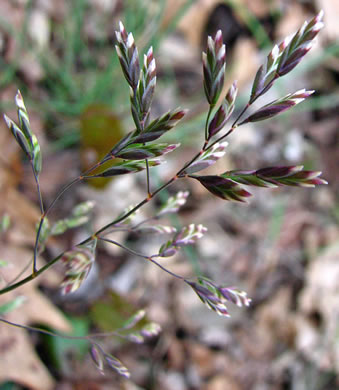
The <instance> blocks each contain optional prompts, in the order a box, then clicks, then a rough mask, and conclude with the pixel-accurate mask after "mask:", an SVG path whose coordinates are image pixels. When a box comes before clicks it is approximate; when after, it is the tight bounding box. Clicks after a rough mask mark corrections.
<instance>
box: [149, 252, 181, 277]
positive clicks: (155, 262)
mask: <svg viewBox="0 0 339 390" xmlns="http://www.w3.org/2000/svg"><path fill="white" fill-rule="evenodd" d="M148 260H149V261H151V262H152V263H153V264H155V265H156V266H158V267H159V268H161V269H162V270H163V271H165V272H167V273H168V274H169V275H171V276H174V277H175V278H177V279H180V280H185V278H184V277H183V276H180V275H178V274H176V273H174V272H172V271H170V270H168V269H167V268H165V267H164V266H163V265H161V264H159V263H158V262H157V261H155V260H154V258H153V257H149V258H148Z"/></svg>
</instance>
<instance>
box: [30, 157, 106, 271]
mask: <svg viewBox="0 0 339 390" xmlns="http://www.w3.org/2000/svg"><path fill="white" fill-rule="evenodd" d="M104 162H106V160H105V161H99V162H97V163H96V164H94V165H93V166H92V167H91V168H89V169H88V170H87V171H85V172H84V173H82V174H81V175H80V176H78V177H77V178H75V179H74V180H72V181H71V182H70V183H68V184H67V185H66V186H65V187H64V188H62V189H61V191H60V192H59V193H58V195H57V196H56V197H55V198H54V200H53V201H52V203H51V204H50V205H49V206H48V207H47V209H46V211H42V214H41V217H40V222H39V227H38V231H37V234H36V237H35V244H34V252H33V253H34V255H33V270H32V275H33V276H34V275H35V276H37V268H36V261H37V255H38V246H39V238H40V234H41V229H42V226H43V223H44V221H45V218H46V217H47V214H48V213H49V212H50V211H51V209H52V208H53V206H54V205H55V203H56V202H57V201H58V199H59V198H60V197H61V196H62V195H63V194H64V193H65V192H66V191H67V190H68V189H69V188H71V187H72V186H73V185H74V184H76V183H78V182H80V181H81V180H83V179H84V176H86V175H88V174H89V173H91V172H93V171H94V170H95V169H97V168H98V167H100V166H101V165H102V164H103V163H104ZM33 172H34V169H33ZM34 176H35V174H34ZM39 194H40V191H39ZM42 210H43V209H42Z"/></svg>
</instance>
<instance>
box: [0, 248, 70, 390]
mask: <svg viewBox="0 0 339 390" xmlns="http://www.w3.org/2000/svg"><path fill="white" fill-rule="evenodd" d="M31 255H32V254H31V252H30V251H29V250H26V249H20V248H17V247H13V246H7V247H5V248H2V252H1V258H2V259H3V260H6V262H8V266H6V267H4V268H2V269H1V274H2V277H3V278H4V279H5V280H7V281H10V280H12V279H13V278H14V277H15V276H16V275H17V273H18V272H19V271H20V270H21V268H22V267H23V265H25V263H26V262H27V261H28V260H29V259H30V257H31ZM49 272H51V271H49ZM43 278H44V277H43V276H42V277H41V278H37V279H35V280H33V281H32V282H30V283H27V284H25V285H23V286H22V287H20V288H18V289H16V290H13V291H11V292H9V293H7V294H4V295H2V296H0V305H2V304H4V303H6V302H9V301H11V300H12V299H14V298H16V297H17V296H24V297H25V298H26V300H25V301H24V303H23V304H22V306H20V307H19V308H18V309H16V310H14V311H12V312H10V313H8V314H6V315H5V318H6V319H7V320H8V321H12V322H16V323H19V324H21V325H30V324H44V325H48V326H50V327H51V328H53V329H57V330H58V331H64V332H66V331H69V330H70V327H69V324H68V322H67V320H66V319H65V317H64V316H63V314H62V313H61V312H60V311H59V310H58V309H57V308H56V307H55V306H54V305H53V304H52V303H51V302H50V301H49V300H48V299H47V298H46V297H45V296H44V295H43V294H42V293H41V292H39V290H38V289H37V288H36V287H37V285H38V284H39V283H41V281H42V280H43ZM18 346H20V347H18ZM0 352H1V365H0V382H2V381H7V380H12V381H15V382H20V383H22V384H24V385H25V386H28V387H29V388H32V389H41V390H48V389H50V388H52V385H53V379H52V377H51V375H50V374H49V373H48V371H47V370H46V368H45V367H44V365H43V363H42V362H41V361H40V359H39V357H38V356H37V354H36V352H35V350H34V346H33V345H32V341H31V340H30V339H29V337H28V335H27V333H26V331H24V330H21V329H17V328H14V327H10V326H9V325H6V324H3V323H1V324H0Z"/></svg>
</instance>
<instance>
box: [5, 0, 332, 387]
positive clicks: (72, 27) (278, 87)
mask: <svg viewBox="0 0 339 390" xmlns="http://www.w3.org/2000/svg"><path fill="white" fill-rule="evenodd" d="M320 9H323V10H324V11H325V17H324V21H325V28H324V29H323V30H322V31H321V32H320V34H319V37H318V39H317V41H316V45H315V46H314V47H313V48H312V50H311V52H310V53H309V54H308V55H307V56H306V58H305V59H304V60H303V61H302V63H301V64H299V65H298V67H297V68H296V69H295V70H294V71H292V72H291V73H290V74H289V75H287V76H285V77H284V78H283V79H282V80H278V81H277V83H276V84H275V85H274V87H273V88H272V89H271V90H270V91H269V92H268V93H267V94H266V95H265V97H263V98H262V99H261V100H260V102H259V103H258V104H262V105H263V104H265V103H267V102H269V101H271V100H274V99H276V98H278V97H281V96H284V95H286V94H287V93H290V92H294V91H296V90H298V89H302V88H306V89H307V90H310V89H314V90H315V91H316V92H315V94H314V95H313V96H312V97H311V98H309V99H307V101H305V102H303V103H302V104H300V105H298V106H297V107H295V108H294V109H292V110H290V111H289V112H288V113H285V114H283V115H281V116H279V117H277V118H274V119H273V120H270V121H265V122H260V123H259V124H247V125H245V126H242V127H241V128H240V129H239V131H236V132H234V133H233V134H232V135H231V136H230V137H229V139H228V141H229V146H228V148H227V153H226V156H225V157H224V158H223V159H222V161H218V163H217V164H215V165H214V166H213V167H211V168H210V169H209V172H210V173H221V172H224V171H226V170H231V169H259V168H262V167H267V166H273V165H304V166H305V168H307V169H312V170H321V171H323V177H324V178H325V179H326V180H327V181H328V182H329V185H328V186H320V187H317V188H315V189H300V188H295V189H294V188H287V189H284V188H279V189H274V190H268V189H260V188H259V189H255V190H254V191H252V192H253V193H254V197H252V198H251V201H250V204H249V205H243V204H234V203H230V202H225V201H222V200H220V199H216V198H212V197H211V196H210V195H209V194H208V193H207V192H206V190H204V189H203V188H202V187H201V186H199V185H196V183H194V182H191V181H185V180H180V181H179V180H178V181H176V182H175V183H174V185H173V186H171V187H169V188H168V189H166V190H165V191H164V192H163V193H162V194H161V196H159V198H157V199H155V200H154V201H153V202H151V203H152V204H150V205H147V207H145V208H144V209H143V210H142V211H141V213H140V216H139V217H148V216H150V215H152V212H153V211H154V209H155V208H156V207H158V206H159V205H160V204H161V202H163V201H164V200H166V199H167V198H168V197H169V196H170V195H172V194H174V193H176V192H177V191H179V190H189V191H190V197H189V198H188V201H187V203H186V205H185V206H184V207H183V209H182V210H181V212H180V214H179V215H178V216H173V217H172V218H169V219H168V221H167V222H168V224H172V225H174V226H176V227H177V228H180V227H181V226H184V225H187V224H189V223H197V224H198V223H202V224H204V225H205V226H206V227H207V228H208V232H207V233H206V234H205V236H204V237H203V238H202V239H201V240H200V241H199V242H198V244H197V245H195V246H194V247H192V248H188V249H187V250H185V251H182V252H180V253H179V254H177V255H176V256H174V257H172V258H169V259H166V260H163V261H164V263H163V264H164V265H165V266H166V267H168V268H169V269H171V270H173V271H174V272H177V273H179V274H181V275H183V276H185V277H189V276H194V275H201V274H203V275H206V276H208V277H210V278H211V279H213V280H214V281H216V282H217V283H219V284H225V285H232V286H237V287H239V288H241V289H243V290H245V291H247V293H248V295H249V297H251V298H252V305H251V307H250V308H237V307H231V305H230V311H231V318H228V319H225V318H220V317H218V316H217V315H216V314H215V313H214V312H212V311H209V310H208V309H207V308H206V307H205V306H204V305H203V304H202V303H201V302H200V301H199V299H198V298H197V296H196V295H195V294H194V292H192V291H191V290H189V288H188V287H187V286H185V285H184V284H183V283H180V281H178V280H174V279H173V278H171V277H170V276H169V275H167V274H165V273H164V272H162V271H161V270H160V269H157V268H156V267H154V266H153V265H152V264H149V263H146V262H145V261H144V260H143V259H140V258H137V257H135V256H133V255H131V254H129V253H127V252H125V251H123V250H121V249H119V248H118V247H114V246H109V245H107V246H100V248H99V250H98V256H97V261H96V263H95V267H93V270H92V271H91V273H90V276H89V278H88V280H87V281H86V283H85V284H84V286H83V287H82V288H81V289H80V290H79V291H78V292H76V293H74V294H71V295H69V296H66V297H65V296H62V295H61V294H60V291H59V288H58V286H59V285H60V281H61V280H62V273H63V272H64V270H63V268H62V267H61V266H59V264H57V265H56V266H55V267H53V269H52V270H50V271H49V272H46V273H45V274H44V275H43V276H42V277H41V278H38V279H37V280H35V281H34V282H32V283H31V284H28V285H26V286H25V287H23V288H21V289H18V290H16V291H15V292H13V293H10V294H7V295H5V296H1V297H0V304H4V303H6V302H8V301H9V300H11V299H17V298H18V297H21V296H23V297H25V300H24V301H23V302H22V305H21V306H20V307H18V308H17V309H15V310H13V311H12V312H11V313H10V314H9V318H10V319H11V320H12V321H14V322H18V323H21V324H25V325H31V326H39V327H43V328H44V329H50V330H54V331H58V332H65V333H66V334H71V335H75V336H83V335H87V334H89V333H91V332H92V333H93V332H108V331H111V330H114V329H116V328H118V327H119V326H120V325H121V323H122V322H123V321H124V320H125V319H126V318H127V317H128V315H129V314H131V313H132V312H134V311H136V310H138V309H140V308H145V309H146V311H147V318H148V319H149V320H151V321H155V322H157V323H159V324H160V325H161V327H162V332H161V333H160V335H159V336H157V337H154V338H152V339H151V340H150V341H147V342H146V343H144V344H141V345H135V344H133V343H131V342H127V341H123V340H120V339H117V338H114V337H113V338H107V339H105V340H104V341H103V343H104V345H105V349H106V350H108V351H110V352H111V353H112V354H113V355H114V356H117V357H118V358H119V359H120V360H121V361H123V363H124V364H125V365H126V366H127V367H128V368H129V370H130V371H131V380H128V381H127V380H124V379H121V378H120V377H119V376H118V375H117V374H116V373H114V372H106V375H105V376H102V375H101V374H100V373H99V372H98V371H97V370H96V368H95V366H94V365H93V363H92V361H91V359H90V357H89V356H88V348H89V345H88V342H86V340H85V341H84V340H80V341H79V340H75V341H74V340H73V341H72V340H65V339H62V338H51V337H48V336H41V335H39V334H36V333H34V332H32V333H30V332H27V331H25V330H20V329H15V328H12V327H9V326H6V325H4V324H0V390H20V389H34V390H49V389H56V390H71V389H77V390H80V389H91V390H92V389H93V390H101V389H128V390H134V389H135V390H136V389H147V390H334V389H336V388H339V262H338V257H339V227H338V220H339V198H338V190H339V169H338V168H339V111H338V107H339V24H338V18H339V2H338V1H337V0H299V1H298V0H224V1H220V0H195V1H193V0H158V1H152V0H143V1H134V0H124V1H122V0H71V1H66V0H54V1H48V0H35V1H33V0H32V1H30V0H1V2H0V111H1V113H2V114H3V113H6V114H7V115H8V116H9V117H11V118H12V119H15V118H16V109H15V106H14V104H13V102H14V97H15V94H16V91H17V89H18V88H19V89H20V90H21V93H22V95H23V97H24V99H25V103H26V106H27V109H28V112H29V115H30V120H31V124H32V129H33V131H34V132H35V134H36V135H37V137H38V139H39V142H40V145H41V147H42V153H43V171H42V173H41V187H42V193H43V196H44V200H45V203H46V204H49V203H50V202H51V201H52V200H53V198H54V197H55V196H56V194H57V193H58V191H59V190H60V188H62V186H64V185H65V184H67V183H68V182H69V181H70V180H72V179H73V178H74V177H76V176H77V175H79V173H80V172H81V171H83V170H85V169H86V167H88V166H90V164H92V163H93V162H94V161H96V160H97V159H98V158H100V157H102V155H103V154H105V153H106V152H107V150H108V149H109V145H112V144H114V143H116V142H117V141H118V140H119V139H120V138H121V136H122V135H124V134H126V133H127V132H128V131H130V130H131V129H133V122H132V118H131V115H130V108H129V91H128V86H127V83H126V82H125V80H124V78H123V76H122V72H121V69H120V65H119V62H118V60H117V56H116V53H115V50H114V43H115V34H114V31H115V30H116V29H117V28H118V21H119V20H122V21H123V23H124V25H125V27H126V29H127V31H132V32H133V35H134V37H135V40H136V44H137V46H138V49H139V53H140V55H142V54H143V53H144V52H146V51H147V50H148V48H149V46H151V45H152V46H153V49H154V55H155V59H156V64H157V88H156V94H155V100H154V103H153V108H152V116H153V117H155V116H159V115H161V114H162V113H163V112H165V111H167V110H168V109H171V108H175V107H178V106H180V107H182V108H188V109H189V113H188V115H187V119H185V121H184V122H183V123H181V124H179V125H178V127H177V128H175V129H174V130H172V131H171V132H169V133H168V134H167V135H166V136H165V137H164V138H166V141H168V142H174V143H178V142H180V143H181V148H180V149H179V150H176V151H175V152H173V153H172V154H171V155H169V157H168V163H167V164H166V165H164V166H161V167H158V168H154V169H153V170H152V171H151V173H152V175H151V186H152V188H153V189H154V188H156V187H157V186H158V185H159V184H161V183H162V182H163V181H164V180H166V179H168V178H170V177H171V175H172V174H173V173H174V172H176V171H177V170H178V169H180V167H182V166H183V164H184V163H185V162H186V161H187V160H188V159H189V158H190V156H193V155H194V154H195V153H196V151H197V150H199V148H201V145H202V143H203V137H204V122H205V119H206V111H207V108H208V106H207V103H206V100H205V97H204V91H203V86H202V80H203V79H202V63H201V51H202V50H205V44H206V39H207V36H208V35H214V34H215V32H216V31H217V30H218V29H221V30H222V31H223V36H224V42H225V43H226V45H227V70H226V81H225V84H226V87H227V86H230V85H231V83H232V82H233V80H235V79H236V80H238V85H239V96H238V99H237V102H236V108H235V114H234V115H235V116H236V115H237V114H238V113H240V111H241V109H242V108H243V106H244V105H245V104H246V103H247V101H248V98H249V94H250V90H251V85H252V82H253V78H254V76H255V73H256V71H257V69H258V67H259V66H260V65H261V63H262V62H263V61H264V59H265V57H266V55H267V53H268V52H269V51H270V50H271V48H272V45H273V43H279V42H281V40H282V39H283V38H284V37H286V36H288V35H290V34H292V33H294V32H295V31H296V30H297V29H298V28H299V27H300V26H301V25H302V23H303V22H304V21H305V20H309V19H311V18H312V17H313V16H314V15H315V14H316V13H317V12H318V11H319V10H320ZM257 107H258V106H257ZM0 145H1V153H0V219H1V221H2V227H3V226H4V225H5V224H7V225H8V227H7V226H6V229H3V230H6V231H4V232H3V233H2V234H1V236H0V247H1V252H0V267H1V268H0V283H5V282H6V281H8V280H10V279H11V278H13V277H14V276H16V275H17V274H18V273H19V272H20V271H21V270H22V269H23V268H24V267H25V265H26V264H27V262H28V261H29V259H30V258H31V254H32V248H33V245H34V237H35V225H36V222H37V221H38V220H39V217H40V214H39V211H38V210H39V209H38V202H37V195H36V192H35V183H34V178H33V176H32V174H31V170H30V166H29V165H28V164H27V161H25V159H24V158H23V156H22V154H21V153H20V151H19V148H18V147H17V145H16V144H15V141H14V139H13V137H12V136H11V134H10V132H9V131H8V129H7V128H6V125H5V122H4V121H1V122H0ZM145 191H146V190H145V175H144V174H142V173H140V174H137V175H126V177H124V176H122V177H121V178H116V179H113V180H110V181H108V180H106V181H100V182H96V184H95V186H93V185H92V183H82V184H81V185H79V186H77V187H74V188H73V190H71V191H70V192H67V193H66V194H65V195H64V196H63V197H62V198H61V199H60V200H59V202H58V204H57V205H56V207H55V209H54V210H53V212H52V213H51V215H50V219H51V220H57V219H60V218H65V217H67V216H68V215H69V214H70V213H71V210H72V209H73V208H74V206H75V205H76V204H78V203H79V202H81V201H84V200H93V201H94V202H95V204H96V206H95V208H94V211H93V214H92V216H91V219H90V221H89V222H88V223H86V224H85V225H83V226H80V227H78V228H76V229H72V230H70V231H67V233H65V234H63V235H60V236H57V237H54V238H53V239H51V240H50V241H49V243H48V246H47V250H46V251H45V252H44V253H43V256H42V257H43V259H44V260H45V261H46V260H47V261H48V260H50V259H52V258H53V257H55V256H57V255H58V254H59V253H60V252H62V251H64V250H66V249H68V248H70V247H71V246H72V245H75V244H77V243H79V242H80V241H81V240H82V239H84V238H85V237H87V236H88V235H89V234H90V232H91V231H93V230H94V229H98V228H99V227H101V226H103V225H104V224H106V223H108V222H110V221H111V220H113V219H114V218H115V217H116V216H117V215H119V214H120V213H121V212H122V211H123V209H125V208H126V207H128V206H129V205H131V204H136V203H138V202H139V201H141V200H142V199H143V198H144V197H145ZM4 221H5V223H4ZM6 221H7V222H6ZM115 238H116V239H117V240H118V241H120V242H124V243H125V244H126V245H127V246H128V247H131V248H133V249H134V250H137V251H138V252H142V253H146V254H149V255H150V254H153V253H154V252H156V251H157V249H158V248H159V246H160V245H161V244H162V243H163V242H164V241H166V238H164V236H156V235H137V234H130V233H129V234H127V233H125V232H119V233H116V235H115ZM41 261H43V260H41ZM28 272H29V271H27V273H28Z"/></svg>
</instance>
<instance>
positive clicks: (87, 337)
mask: <svg viewBox="0 0 339 390" xmlns="http://www.w3.org/2000/svg"><path fill="white" fill-rule="evenodd" d="M0 322H3V323H5V324H8V325H12V326H15V327H16V328H21V329H26V330H30V331H32V332H38V333H42V334H46V335H48V336H52V337H62V338H64V339H68V340H84V339H89V336H68V335H65V334H62V333H54V332H51V331H49V330H45V329H41V328H36V327H35V326H27V325H20V324H17V323H16V322H12V321H8V320H5V319H4V318H2V317H0Z"/></svg>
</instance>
